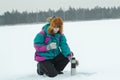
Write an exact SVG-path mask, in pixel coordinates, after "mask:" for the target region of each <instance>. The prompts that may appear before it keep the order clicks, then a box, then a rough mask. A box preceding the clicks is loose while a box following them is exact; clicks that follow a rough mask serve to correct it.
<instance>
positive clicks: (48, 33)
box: [34, 17, 73, 77]
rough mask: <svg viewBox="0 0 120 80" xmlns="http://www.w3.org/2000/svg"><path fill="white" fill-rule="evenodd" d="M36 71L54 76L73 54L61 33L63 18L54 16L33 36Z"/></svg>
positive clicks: (61, 69) (59, 72) (60, 72)
mask: <svg viewBox="0 0 120 80" xmlns="http://www.w3.org/2000/svg"><path fill="white" fill-rule="evenodd" d="M34 47H35V50H36V52H35V60H36V61H37V62H38V64H37V73H38V74H39V75H43V74H46V75H47V76H49V77H55V76H57V75H58V74H63V72H62V71H63V70H64V68H65V67H66V65H67V64H68V62H69V60H70V58H71V57H72V56H73V53H72V52H71V50H70V48H69V46H68V44H67V42H66V37H65V35H63V20H62V19H61V18H59V17H54V18H52V19H51V20H50V22H49V23H47V24H46V25H44V26H43V29H42V30H41V31H40V32H39V33H38V34H37V35H36V37H35V38H34Z"/></svg>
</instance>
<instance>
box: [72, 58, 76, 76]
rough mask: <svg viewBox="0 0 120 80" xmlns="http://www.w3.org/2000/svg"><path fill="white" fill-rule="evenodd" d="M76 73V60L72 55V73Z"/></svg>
mask: <svg viewBox="0 0 120 80" xmlns="http://www.w3.org/2000/svg"><path fill="white" fill-rule="evenodd" d="M75 74H76V60H75V57H72V59H71V75H75Z"/></svg>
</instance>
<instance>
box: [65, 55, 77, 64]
mask: <svg viewBox="0 0 120 80" xmlns="http://www.w3.org/2000/svg"><path fill="white" fill-rule="evenodd" d="M72 57H73V53H71V54H69V55H68V56H67V58H68V59H69V60H70V61H71V59H72ZM75 61H76V66H78V65H79V61H78V60H75Z"/></svg>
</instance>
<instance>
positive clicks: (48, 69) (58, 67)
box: [38, 54, 69, 77]
mask: <svg viewBox="0 0 120 80" xmlns="http://www.w3.org/2000/svg"><path fill="white" fill-rule="evenodd" d="M68 62H69V60H68V58H66V57H64V56H63V55H62V54H59V55H58V56H56V57H55V58H54V59H51V60H45V61H42V62H39V63H38V64H39V66H38V68H39V69H40V72H42V73H44V74H46V75H47V76H49V77H55V76H56V75H57V74H58V73H59V72H60V71H62V70H63V69H64V68H65V66H66V65H67V64H68Z"/></svg>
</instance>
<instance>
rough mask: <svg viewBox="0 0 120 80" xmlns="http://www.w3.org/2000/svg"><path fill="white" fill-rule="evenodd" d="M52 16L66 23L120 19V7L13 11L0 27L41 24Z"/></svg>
mask: <svg viewBox="0 0 120 80" xmlns="http://www.w3.org/2000/svg"><path fill="white" fill-rule="evenodd" d="M51 16H58V17H61V18H62V19H63V20H64V21H83V20H84V21H85V20H100V19H116V18H120V7H112V8H101V7H99V6H96V7H95V8H93V9H87V8H79V9H75V8H72V7H69V9H68V10H66V11H65V10H63V9H62V8H60V9H58V10H57V11H54V10H51V9H49V10H48V11H39V12H27V11H24V12H19V11H17V10H13V11H12V12H9V11H7V12H5V13H4V14H3V15H0V25H15V24H30V23H41V22H46V18H48V17H51Z"/></svg>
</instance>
